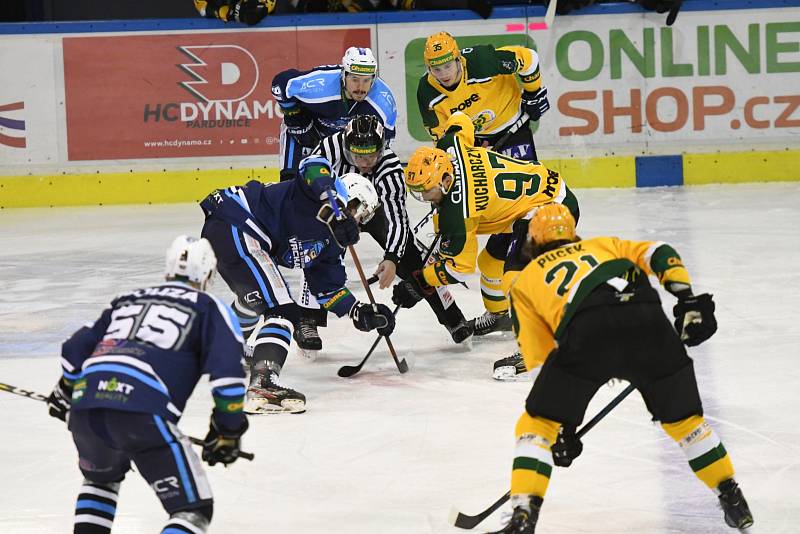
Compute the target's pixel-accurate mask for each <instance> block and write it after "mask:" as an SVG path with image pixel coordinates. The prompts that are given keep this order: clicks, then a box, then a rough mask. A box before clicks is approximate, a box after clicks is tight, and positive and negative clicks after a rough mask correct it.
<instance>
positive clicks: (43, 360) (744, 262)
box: [0, 183, 800, 534]
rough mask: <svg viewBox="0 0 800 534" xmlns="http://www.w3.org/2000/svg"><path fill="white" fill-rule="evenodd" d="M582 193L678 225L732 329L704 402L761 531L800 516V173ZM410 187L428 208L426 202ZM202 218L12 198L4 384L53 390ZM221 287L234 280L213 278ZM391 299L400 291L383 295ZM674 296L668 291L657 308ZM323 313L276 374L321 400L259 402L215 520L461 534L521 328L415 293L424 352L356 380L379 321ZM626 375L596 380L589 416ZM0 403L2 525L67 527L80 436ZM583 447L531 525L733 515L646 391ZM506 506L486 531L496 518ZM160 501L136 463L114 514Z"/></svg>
mask: <svg viewBox="0 0 800 534" xmlns="http://www.w3.org/2000/svg"><path fill="white" fill-rule="evenodd" d="M577 194H578V198H579V200H580V203H581V213H582V217H581V222H580V225H579V232H580V233H581V234H582V235H584V236H594V235H604V234H605V235H619V236H621V237H626V238H630V239H654V240H664V241H667V242H669V243H671V244H673V245H674V246H675V247H676V248H677V249H678V251H679V252H680V253H681V255H682V256H683V258H684V261H685V263H686V265H687V266H688V267H689V270H690V272H691V274H692V275H693V277H694V280H695V288H696V289H697V290H698V291H700V292H705V291H708V292H711V293H713V294H714V295H715V300H716V303H717V318H718V320H719V332H718V333H717V335H716V336H715V337H714V338H712V339H711V340H710V341H708V342H707V343H706V344H704V345H702V346H700V347H697V348H695V349H691V351H690V353H691V355H692V356H693V357H694V358H695V365H696V369H697V375H698V379H699V383H700V392H701V395H702V397H703V400H704V406H705V411H706V415H707V418H708V419H709V421H711V422H712V424H713V425H714V427H715V429H716V430H717V432H718V433H719V434H720V436H721V438H722V440H723V443H724V444H725V447H726V448H727V450H728V451H729V453H730V454H731V457H732V459H733V463H734V466H735V468H736V470H737V479H738V480H739V482H740V484H741V486H742V488H743V490H744V492H745V494H746V496H747V498H748V500H749V502H750V505H751V508H752V510H753V513H754V515H755V521H756V523H755V526H754V527H753V528H752V529H751V531H750V532H754V533H755V532H759V533H761V534H764V533H769V534H775V533H794V532H800V463H799V462H800V460H799V458H800V445H799V444H800V430H799V428H800V414H799V413H798V412H799V411H800V370H799V369H800V348H798V347H800V314H798V310H799V309H800V302H798V301H799V300H800V278H799V277H798V274H797V272H796V271H795V268H796V267H797V266H798V265H800V208H799V207H798V206H800V184H797V183H790V184H758V185H727V186H704V187H690V188H659V189H646V190H642V189H638V190H635V189H608V190H579V191H577ZM409 204H410V209H411V211H412V220H414V221H416V220H418V219H419V218H420V217H421V216H422V215H423V214H424V212H425V207H424V206H423V205H421V204H419V203H416V202H415V201H414V200H413V199H409ZM201 225H202V216H201V212H200V210H199V209H198V208H197V207H196V206H195V205H190V204H183V205H172V206H130V207H98V208H64V209H20V210H7V211H2V212H0V382H5V383H9V384H13V385H16V386H20V387H25V388H29V389H32V390H36V391H39V392H42V393H47V392H49V390H50V388H51V387H52V385H53V384H54V383H55V381H56V379H57V377H58V374H59V364H58V354H59V348H60V343H61V342H62V341H63V340H64V339H65V338H66V337H67V336H68V335H69V334H70V333H71V332H72V331H74V330H75V329H77V328H78V327H79V326H80V325H81V324H82V323H84V322H87V321H90V320H94V319H95V318H96V317H97V315H98V314H99V313H100V311H101V309H102V308H103V307H104V306H105V305H106V304H107V302H108V301H109V300H110V299H111V298H112V297H113V295H114V294H116V293H117V292H119V291H123V290H127V289H132V288H136V287H140V286H144V285H148V284H151V283H156V282H158V281H159V280H160V276H161V270H162V264H163V261H162V254H163V252H164V250H165V249H166V248H167V246H168V245H169V243H170V241H171V239H172V238H173V237H174V236H175V235H177V234H178V233H193V234H198V233H199V231H200V227H201ZM357 249H358V251H359V254H360V255H361V260H362V262H363V264H364V266H365V269H366V270H367V271H368V274H369V273H371V271H372V270H373V269H374V267H375V265H376V263H377V259H378V258H379V254H378V249H377V247H376V246H375V245H374V244H373V242H372V241H371V239H370V238H369V237H368V236H366V237H365V238H364V240H363V241H362V243H359V245H358V246H357ZM348 269H349V273H350V278H351V280H353V282H352V283H351V288H352V289H353V290H354V292H355V293H356V294H357V295H362V296H363V291H361V290H360V288H359V284H358V277H357V274H356V272H355V270H354V269H353V267H352V264H349V266H348ZM291 279H293V278H290V280H291ZM469 285H470V289H465V288H461V287H457V288H455V289H454V290H453V291H454V294H455V295H456V298H457V301H458V303H459V304H460V305H461V306H462V308H463V310H464V312H465V314H466V315H467V316H468V317H471V316H474V315H476V314H478V313H480V312H481V311H482V304H481V299H480V294H479V290H478V281H477V277H472V278H471V279H470V281H469ZM213 289H214V291H215V292H217V293H218V294H220V295H223V296H225V298H229V296H230V294H229V293H228V291H227V289H226V288H224V285H223V283H222V282H221V280H220V279H217V283H216V285H215V286H214V288H213ZM662 293H663V292H662ZM378 299H379V300H381V301H383V302H386V303H390V302H389V301H390V293H389V292H388V291H381V292H378ZM672 303H673V301H672V297H670V296H669V295H666V296H665V297H664V306H665V308H668V309H671V306H672ZM329 324H330V326H329V327H328V328H326V329H323V330H322V331H321V332H322V336H323V339H324V343H325V349H324V351H323V353H322V354H321V355H320V357H319V359H318V360H317V361H316V362H313V363H310V362H306V361H303V360H302V359H301V358H299V357H297V356H296V355H294V354H291V355H290V357H289V360H288V362H287V365H286V367H285V370H284V372H283V374H282V379H283V380H284V382H286V383H287V384H288V385H291V386H293V387H296V388H297V389H299V390H300V391H302V392H304V393H305V394H306V395H307V396H308V399H309V408H308V412H307V413H305V414H303V415H281V416H263V417H258V418H256V417H254V418H252V419H251V426H250V431H249V432H248V433H247V434H246V436H245V438H244V446H245V448H246V449H247V450H249V451H252V452H254V453H255V454H256V461H254V462H252V463H249V462H246V461H239V462H237V463H236V464H234V465H233V466H231V467H230V468H228V469H224V468H222V467H219V466H217V467H214V468H210V469H208V472H209V476H210V479H211V483H212V488H213V490H214V493H215V495H216V501H215V512H214V521H213V523H212V528H211V532H218V533H250V532H259V533H265V534H266V533H270V532H292V533H323V532H336V533H348V534H349V533H385V534H389V533H392V534H394V533H397V534H401V533H402V534H423V533H448V532H457V529H454V528H452V527H450V526H448V524H447V516H448V511H449V509H450V507H451V505H456V506H457V507H459V508H460V509H461V510H462V511H464V512H466V513H477V512H478V511H480V510H482V509H483V508H484V507H486V506H488V504H490V503H491V502H493V501H494V500H495V499H496V498H497V497H499V496H500V495H502V494H503V493H504V492H505V491H506V490H507V488H508V483H509V482H508V481H509V474H510V472H509V471H510V465H511V455H512V450H513V445H514V433H513V432H514V424H515V422H516V420H517V418H518V416H519V414H520V413H521V411H522V409H523V402H524V399H525V397H526V395H527V393H528V390H529V387H530V386H529V384H527V383H512V384H508V383H498V382H495V381H493V380H492V379H491V378H490V376H491V369H492V362H493V361H494V360H495V359H497V358H500V357H503V356H507V355H509V354H510V353H511V352H512V351H513V349H514V346H515V344H514V341H513V340H512V339H507V338H506V339H502V338H496V339H493V340H489V339H486V340H481V341H477V340H476V342H475V344H474V348H473V350H472V351H471V352H463V351H462V350H460V349H459V348H458V347H456V346H455V345H453V344H452V342H451V341H450V338H449V336H448V334H447V333H446V331H445V330H444V329H443V328H442V327H440V326H439V325H438V324H437V323H436V321H435V319H434V317H433V314H432V312H430V310H429V309H428V308H427V307H426V306H425V305H424V303H423V304H421V305H419V306H417V307H416V308H414V309H413V310H402V311H401V312H400V313H399V314H398V326H397V330H396V333H395V334H394V335H393V336H392V337H393V340H394V343H395V345H396V347H397V349H398V351H399V352H400V353H401V354H402V355H404V356H406V357H407V358H409V360H412V359H413V360H414V364H413V366H412V369H411V371H410V372H409V373H408V374H406V375H404V376H400V375H399V374H398V373H397V371H396V369H395V367H394V364H393V363H392V361H391V359H390V357H389V355H388V353H387V352H386V349H385V347H384V346H383V345H382V346H381V348H380V351H379V352H378V353H376V354H375V355H374V356H373V358H372V359H371V360H370V362H368V364H367V366H366V368H365V370H364V371H362V373H361V374H359V375H358V376H357V377H355V378H353V379H342V378H338V377H337V376H336V370H337V369H338V368H339V366H341V365H344V364H355V363H357V362H358V361H359V360H360V359H361V358H362V357H363V355H364V354H365V352H366V350H367V348H368V347H369V346H370V344H371V342H372V340H373V335H372V334H364V333H360V332H358V331H356V330H355V329H354V328H353V327H352V325H351V323H350V321H348V320H343V319H336V318H331V320H330V323H329ZM622 388H623V385H620V384H617V385H615V386H613V387H604V388H602V389H601V391H600V393H599V394H598V395H597V397H596V398H595V400H594V401H593V402H592V404H591V406H590V407H589V410H588V412H587V420H588V418H590V417H591V416H592V415H593V414H594V413H596V412H597V411H598V410H599V409H600V408H601V407H602V406H604V405H605V404H606V403H607V402H608V401H609V400H611V399H612V398H613V396H615V395H616V394H617V393H618V392H619V391H621V390H622ZM210 409H211V398H210V393H209V389H208V385H207V381H206V380H203V381H201V382H200V384H199V385H198V388H197V389H196V391H195V394H194V396H193V397H192V399H191V400H190V402H189V405H188V407H187V410H186V415H185V416H184V418H183V420H182V421H181V427H182V428H183V430H184V432H186V433H188V434H191V435H194V436H200V437H202V436H203V435H205V432H206V429H207V424H208V415H209V412H210ZM0 417H1V418H2V424H0V481H1V482H2V483H1V484H0V533H36V534H39V533H50V532H71V529H72V511H73V505H74V498H75V494H76V491H77V489H78V487H79V485H80V481H81V476H80V474H79V471H78V468H77V462H76V454H75V451H74V447H73V445H72V443H71V441H70V436H69V434H68V433H67V432H66V430H65V429H64V426H63V425H62V424H61V423H60V422H59V421H56V420H55V419H52V418H49V417H48V416H47V415H46V409H45V406H44V404H42V403H39V402H35V401H32V400H28V399H25V398H21V397H17V396H14V395H10V394H7V393H3V392H0ZM584 443H585V451H584V453H583V456H582V457H581V458H579V459H578V460H577V461H576V462H575V464H573V467H572V468H570V469H568V470H564V469H558V468H557V469H555V470H554V472H553V477H552V482H551V484H550V491H549V492H548V494H547V497H546V499H545V507H544V509H543V511H542V515H541V520H540V523H539V527H538V529H537V532H538V533H540V534H549V533H589V532H591V533H618V532H620V531H627V532H630V533H675V532H681V533H692V534H696V533H712V532H720V533H723V532H731V529H729V528H728V527H726V526H725V525H724V523H723V521H722V516H721V512H720V511H719V509H718V508H717V506H716V497H715V496H714V495H713V494H712V493H711V492H710V491H708V490H707V489H706V488H705V486H703V485H702V484H701V483H700V482H699V481H698V480H697V479H696V478H695V477H694V476H693V475H692V473H691V471H690V469H689V467H688V465H687V464H686V461H685V458H684V456H683V454H682V453H681V452H680V450H679V449H678V447H677V446H676V445H675V444H674V443H673V442H672V441H671V440H670V439H669V438H667V437H666V436H665V435H664V434H663V433H662V432H661V430H660V428H659V427H657V426H654V425H653V424H651V423H650V421H649V417H648V415H647V414H646V411H645V409H644V405H643V403H642V401H641V398H640V397H639V396H638V394H635V393H634V394H633V395H632V396H631V397H629V398H628V399H627V400H625V402H623V403H622V404H621V405H620V406H619V407H618V408H617V409H616V410H614V411H613V412H612V413H611V414H610V415H609V416H608V417H607V418H606V419H605V420H604V421H602V423H601V424H599V425H598V426H597V427H596V428H595V429H593V430H592V431H591V432H590V433H589V434H587V435H586V437H585V439H584ZM500 515H501V514H500V513H499V512H498V513H496V514H495V515H493V516H492V517H490V518H489V519H488V520H487V521H486V522H485V523H484V524H483V525H481V527H484V529H488V528H496V527H498V526H499V525H500ZM165 519H166V516H165V514H164V512H163V511H162V509H161V508H160V505H159V503H158V501H157V499H156V498H155V496H154V495H153V493H152V492H151V491H150V488H149V487H148V486H147V485H146V484H145V483H144V482H143V480H142V479H141V478H140V477H139V475H138V474H136V473H131V474H129V476H128V477H127V479H126V481H125V483H124V485H123V488H122V492H121V496H120V504H119V507H118V514H117V519H116V522H115V529H114V532H117V533H137V534H138V533H145V532H158V531H159V529H160V527H161V526H162V525H163V524H164V521H165ZM476 531H481V528H478V529H476Z"/></svg>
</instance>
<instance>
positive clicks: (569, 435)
mask: <svg viewBox="0 0 800 534" xmlns="http://www.w3.org/2000/svg"><path fill="white" fill-rule="evenodd" d="M550 451H551V452H552V453H553V463H554V464H556V465H557V466H559V467H569V466H570V465H572V460H574V459H575V458H577V457H578V456H580V455H581V453H582V452H583V443H582V442H581V440H580V438H579V437H578V436H577V435H576V434H575V427H574V426H566V425H561V429H560V430H559V431H558V437H557V438H556V442H555V443H554V444H553V446H552V447H551V448H550Z"/></svg>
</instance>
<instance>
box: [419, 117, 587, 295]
mask: <svg viewBox="0 0 800 534" xmlns="http://www.w3.org/2000/svg"><path fill="white" fill-rule="evenodd" d="M445 126H447V134H446V135H445V136H444V137H442V139H440V140H439V142H438V143H437V147H438V148H441V149H442V150H445V151H446V152H447V153H448V155H449V156H450V160H451V161H452V163H453V175H454V176H453V179H454V182H453V185H452V186H451V187H450V190H449V191H448V193H447V195H445V198H444V199H443V200H442V202H441V203H440V204H439V206H438V207H437V211H438V218H437V226H438V228H437V230H438V231H439V232H440V233H441V234H442V238H441V239H442V240H441V243H440V256H441V258H442V260H441V261H438V262H436V263H434V264H432V265H429V266H427V267H426V268H425V270H424V271H423V275H424V276H425V280H426V281H427V282H428V283H429V284H430V285H446V284H452V283H457V282H459V281H463V280H464V279H465V275H466V274H469V273H471V272H473V271H474V270H475V266H476V263H477V257H478V235H480V234H483V235H485V234H501V233H510V232H511V226H512V225H513V224H514V222H515V221H517V220H519V219H523V218H526V216H529V214H530V213H531V212H532V210H533V209H534V208H536V207H537V206H541V205H542V204H545V203H548V202H558V203H563V201H564V199H565V198H566V197H567V195H568V189H567V186H566V184H565V183H564V180H563V179H562V178H561V177H560V176H559V174H558V173H557V172H555V171H551V170H549V169H547V168H546V167H545V166H544V165H542V164H541V163H539V162H536V161H522V160H518V159H514V158H511V157H508V156H505V155H503V154H499V153H497V152H492V151H491V150H487V149H485V148H481V147H474V146H473V144H474V129H473V127H472V122H471V121H470V120H469V117H467V116H466V115H465V114H463V113H456V114H454V115H453V116H452V117H450V119H448V122H447V123H446V124H445ZM572 198H574V197H572Z"/></svg>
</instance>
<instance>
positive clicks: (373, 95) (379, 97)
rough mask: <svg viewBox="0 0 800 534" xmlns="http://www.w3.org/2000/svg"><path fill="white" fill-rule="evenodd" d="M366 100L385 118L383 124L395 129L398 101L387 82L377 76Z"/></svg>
mask: <svg viewBox="0 0 800 534" xmlns="http://www.w3.org/2000/svg"><path fill="white" fill-rule="evenodd" d="M366 100H367V102H369V103H370V104H371V105H372V107H373V108H375V111H377V112H378V115H380V117H381V119H382V120H383V125H384V126H385V127H386V128H388V129H390V130H393V129H394V125H395V123H396V122H397V101H396V100H395V98H394V93H392V90H391V89H390V88H389V86H388V85H386V82H384V81H383V80H381V79H380V78H377V79H376V80H375V83H373V84H372V87H371V88H370V90H369V93H367V98H366Z"/></svg>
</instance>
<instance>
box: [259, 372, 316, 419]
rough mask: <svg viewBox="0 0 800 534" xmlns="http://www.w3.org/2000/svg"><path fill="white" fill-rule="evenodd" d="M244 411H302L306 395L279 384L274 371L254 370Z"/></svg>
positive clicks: (304, 406)
mask: <svg viewBox="0 0 800 534" xmlns="http://www.w3.org/2000/svg"><path fill="white" fill-rule="evenodd" d="M244 411H245V413H249V414H271V413H303V412H305V411H306V396H305V395H303V394H302V393H300V392H299V391H296V390H294V389H292V388H288V387H286V386H283V385H281V384H280V383H279V382H278V375H277V373H275V372H274V371H270V370H267V371H266V372H256V373H254V374H253V376H252V378H251V379H250V387H248V388H247V394H246V395H245V402H244Z"/></svg>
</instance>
